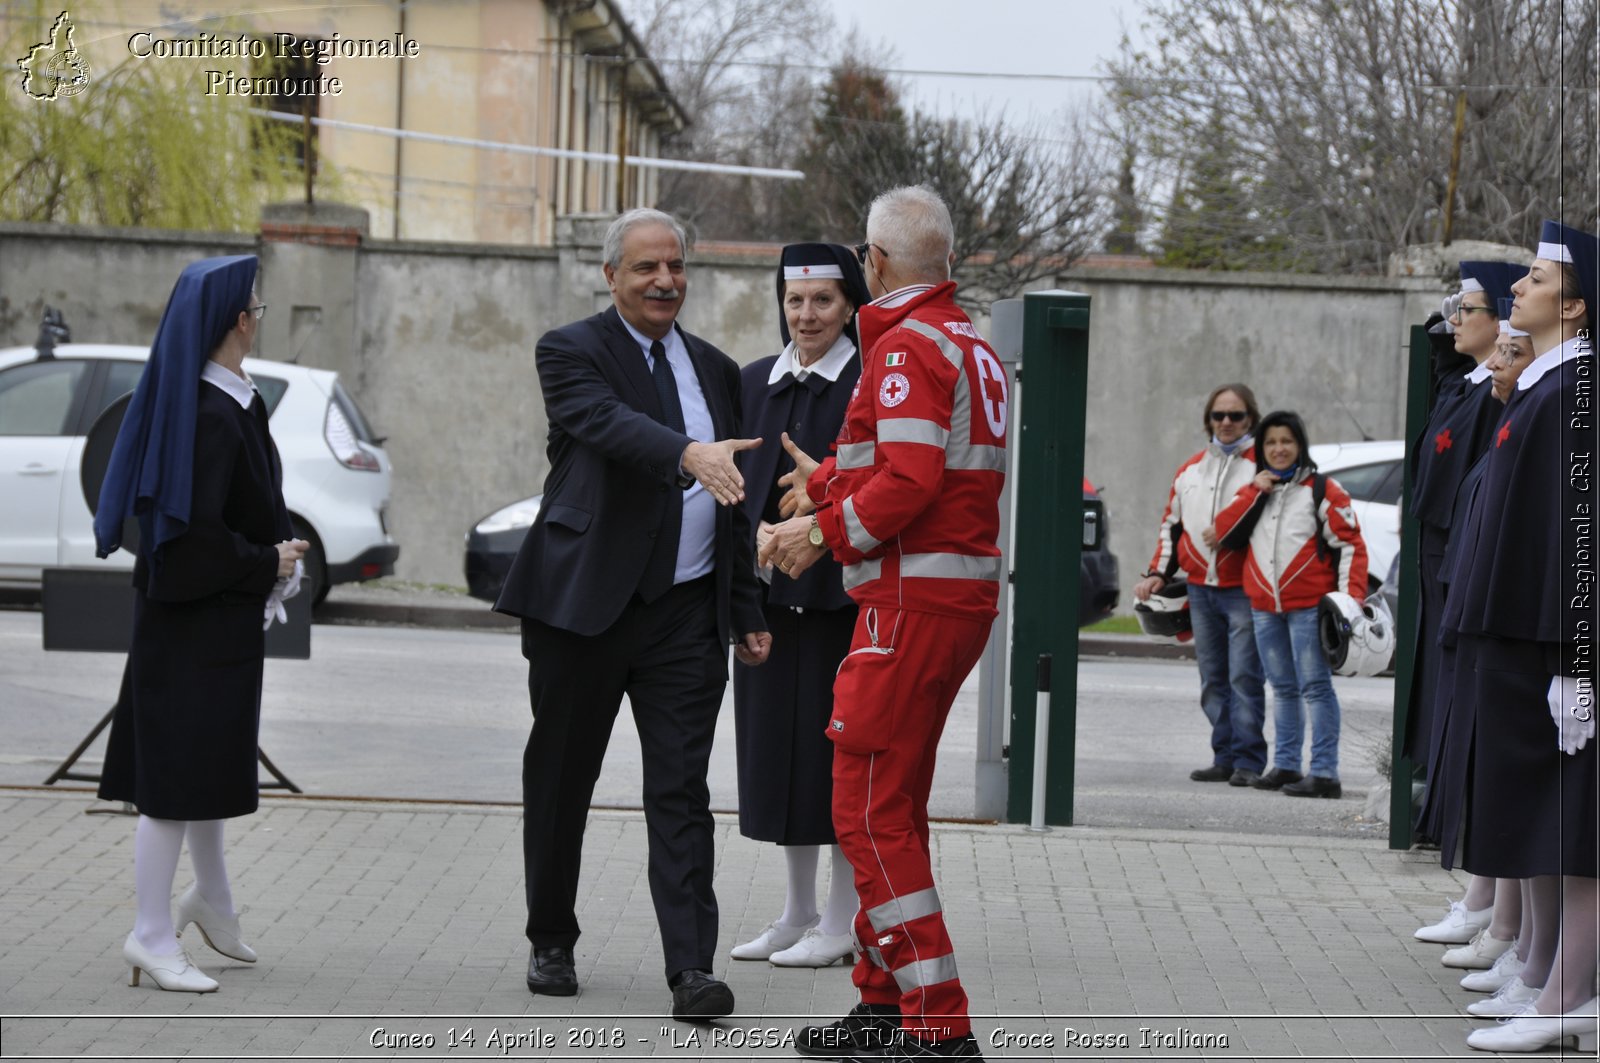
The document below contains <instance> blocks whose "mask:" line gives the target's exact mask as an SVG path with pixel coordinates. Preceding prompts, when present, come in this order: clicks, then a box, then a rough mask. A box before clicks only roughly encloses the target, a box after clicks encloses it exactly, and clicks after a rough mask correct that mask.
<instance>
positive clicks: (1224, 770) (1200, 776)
mask: <svg viewBox="0 0 1600 1063" xmlns="http://www.w3.org/2000/svg"><path fill="white" fill-rule="evenodd" d="M1189 778H1191V779H1193V780H1194V781H1195V782H1227V781H1228V780H1229V779H1231V778H1233V769H1232V768H1230V767H1225V766H1224V765H1221V764H1213V765H1211V767H1209V768H1196V769H1194V771H1191V772H1190V773H1189Z"/></svg>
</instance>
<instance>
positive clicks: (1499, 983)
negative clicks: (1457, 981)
mask: <svg viewBox="0 0 1600 1063" xmlns="http://www.w3.org/2000/svg"><path fill="white" fill-rule="evenodd" d="M1525 966H1526V964H1524V963H1523V962H1522V961H1521V960H1519V959H1517V950H1516V949H1506V950H1505V951H1504V952H1502V953H1501V954H1500V958H1499V959H1498V960H1495V961H1494V966H1493V967H1491V968H1489V969H1488V970H1487V971H1473V972H1472V973H1471V974H1466V975H1462V976H1461V988H1462V989H1470V990H1471V991H1472V992H1474V993H1496V992H1499V991H1500V989H1501V987H1503V986H1504V985H1505V984H1506V983H1507V982H1510V981H1511V980H1512V979H1513V978H1515V977H1516V976H1517V975H1519V974H1521V973H1522V968H1523V967H1525Z"/></svg>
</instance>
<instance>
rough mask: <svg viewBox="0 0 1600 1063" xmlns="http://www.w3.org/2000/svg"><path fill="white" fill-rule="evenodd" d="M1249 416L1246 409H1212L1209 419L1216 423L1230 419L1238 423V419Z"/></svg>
mask: <svg viewBox="0 0 1600 1063" xmlns="http://www.w3.org/2000/svg"><path fill="white" fill-rule="evenodd" d="M1249 416H1250V413H1249V411H1248V410H1212V411H1211V419H1212V420H1213V421H1215V422H1217V423H1218V424H1221V423H1222V422H1223V421H1232V422H1233V423H1234V424H1238V423H1239V422H1240V421H1242V420H1244V419H1245V418H1246V417H1249Z"/></svg>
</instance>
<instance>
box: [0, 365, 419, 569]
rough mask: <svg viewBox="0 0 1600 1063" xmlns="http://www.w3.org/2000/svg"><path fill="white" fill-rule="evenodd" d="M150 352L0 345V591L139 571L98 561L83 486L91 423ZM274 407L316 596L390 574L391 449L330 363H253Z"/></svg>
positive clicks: (286, 480) (393, 548) (287, 491)
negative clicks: (77, 574)
mask: <svg viewBox="0 0 1600 1063" xmlns="http://www.w3.org/2000/svg"><path fill="white" fill-rule="evenodd" d="M149 357H150V352H149V350H148V349H147V348H144V347H131V346H121V345H111V344H92V343H68V344H61V345H59V346H56V347H55V348H54V351H53V356H51V357H44V358H41V357H40V354H39V352H38V351H37V350H35V349H34V348H31V347H12V348H8V349H4V350H0V587H37V586H38V585H39V583H40V579H41V571H42V570H43V569H46V568H74V567H75V568H90V567H96V568H100V567H107V566H114V567H120V568H125V569H131V568H132V567H133V555H132V554H130V553H129V552H128V551H127V550H118V551H117V552H116V553H115V554H113V555H112V556H111V557H108V558H106V559H104V560H100V559H97V558H96V557H95V556H94V527H93V518H92V516H91V514H90V512H89V506H88V504H87V502H85V500H84V493H83V488H82V485H81V483H80V481H79V468H80V464H81V462H82V459H83V449H84V437H85V435H86V434H87V433H88V431H89V428H90V426H91V425H93V424H94V422H95V418H96V417H98V416H99V415H100V413H101V412H102V411H103V410H104V409H105V408H106V407H107V406H109V405H110V404H111V403H112V402H113V401H114V400H116V399H117V398H118V397H119V396H121V395H124V394H126V393H128V392H130V391H132V390H133V388H134V385H135V384H137V383H138V382H139V375H140V374H141V373H142V372H143V371H144V365H145V362H146V361H147V360H148V359H149ZM244 370H245V372H246V373H248V374H249V375H250V378H251V379H252V380H254V381H255V383H256V387H257V388H259V389H260V391H261V397H262V399H263V400H265V402H266V404H267V411H268V414H269V416H270V418H271V426H272V438H273V440H274V442H276V444H277V447H278V453H279V455H280V456H281V457H282V460H283V497H284V501H285V502H286V503H288V507H289V514H290V516H291V518H293V520H294V526H295V534H296V535H298V536H299V537H301V538H304V539H307V540H309V541H310V543H311V549H310V550H309V551H308V552H307V554H306V573H307V578H308V579H309V580H311V581H313V582H312V587H313V589H314V591H315V594H316V598H315V599H313V600H317V601H320V600H321V598H322V597H323V596H325V595H326V594H327V591H328V588H329V586H331V585H332V584H335V583H347V582H351V581H354V580H366V579H376V578H378V577H379V576H386V575H389V574H391V573H393V572H394V563H395V559H396V558H397V557H398V556H399V555H400V547H399V546H398V545H397V544H396V543H395V541H394V539H393V537H391V536H390V535H389V532H388V528H387V526H386V521H385V512H384V511H385V509H386V507H387V506H388V504H389V478H390V466H389V456H388V455H387V454H385V453H384V451H383V448H382V447H381V446H380V445H379V444H380V443H381V440H379V439H377V438H376V437H374V436H373V434H372V431H371V429H369V428H368V427H367V423H366V420H365V419H364V418H363V417H362V416H361V411H360V410H359V409H357V407H356V404H355V402H354V401H353V400H352V399H351V398H350V396H349V394H348V393H347V392H346V391H345V389H344V388H343V387H342V386H341V385H340V384H339V375H338V374H337V373H333V372H329V371H328V370H325V369H310V368H307V367H305V366H297V365H286V364H284V363H282V362H270V361H264V360H262V359H259V358H246V359H245V361H244Z"/></svg>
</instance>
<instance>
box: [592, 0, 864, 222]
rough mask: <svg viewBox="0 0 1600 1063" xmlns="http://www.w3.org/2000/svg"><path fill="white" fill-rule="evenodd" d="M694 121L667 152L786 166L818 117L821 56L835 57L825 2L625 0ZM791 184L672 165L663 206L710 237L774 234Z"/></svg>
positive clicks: (665, 179)
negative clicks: (814, 108)
mask: <svg viewBox="0 0 1600 1063" xmlns="http://www.w3.org/2000/svg"><path fill="white" fill-rule="evenodd" d="M623 7H624V10H625V11H626V12H627V13H628V15H629V18H630V21H632V22H633V24H634V26H635V28H636V29H637V31H638V33H639V36H640V38H641V39H642V40H643V41H644V43H645V47H646V49H647V50H648V51H649V53H650V56H651V58H652V59H654V60H655V62H656V64H657V65H658V66H660V67H661V69H662V72H663V74H664V75H665V76H666V78H667V81H668V83H669V84H670V85H671V87H672V91H673V94H674V95H676V96H677V98H678V102H679V103H681V104H682V105H683V107H684V110H685V111H687V112H688V114H689V116H690V121H691V123H692V124H691V125H690V126H689V128H688V129H686V130H685V131H684V132H683V133H682V134H681V135H679V136H677V137H675V138H673V139H672V140H671V141H670V142H669V143H668V144H666V145H665V149H666V151H667V153H668V154H670V155H672V156H674V157H676V158H684V159H698V160H702V161H708V162H724V163H735V164H738V165H754V166H775V165H785V164H787V161H788V160H791V159H793V158H794V157H795V155H796V154H797V153H798V152H799V150H800V144H801V142H802V140H803V139H804V137H805V136H806V133H807V131H808V130H809V128H810V123H811V105H812V99H813V93H814V92H815V82H816V80H817V75H816V71H815V70H814V69H813V68H812V64H814V63H815V62H816V58H817V57H818V56H822V57H825V58H826V57H830V56H831V55H832V54H833V52H832V45H833V40H834V25H833V16H832V13H831V10H830V9H829V7H828V5H827V4H826V3H825V2H824V0H624V3H623ZM782 184H783V182H779V181H774V180H771V179H761V180H757V179H753V178H742V177H726V176H718V175H707V174H698V173H682V172H678V171H668V172H666V173H664V174H663V176H662V179H661V199H660V203H659V205H660V206H661V207H662V208H663V209H666V210H671V211H673V212H675V213H677V214H679V215H680V216H681V217H683V218H684V219H685V220H686V221H689V222H691V223H692V224H694V225H695V227H696V228H697V230H698V231H699V232H700V234H701V235H704V236H717V237H725V238H726V237H735V238H739V239H745V240H759V239H773V238H777V237H778V235H779V234H778V233H776V232H775V230H774V228H773V221H772V219H773V217H774V215H775V211H776V203H777V199H778V197H779V196H780V195H782V188H781V186H782Z"/></svg>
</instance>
